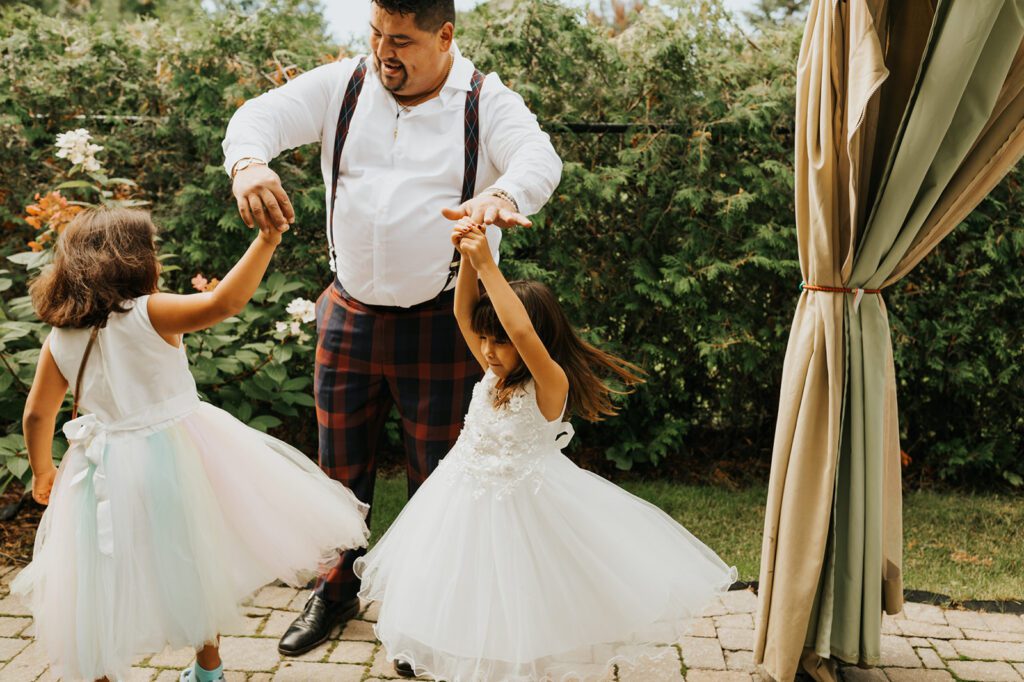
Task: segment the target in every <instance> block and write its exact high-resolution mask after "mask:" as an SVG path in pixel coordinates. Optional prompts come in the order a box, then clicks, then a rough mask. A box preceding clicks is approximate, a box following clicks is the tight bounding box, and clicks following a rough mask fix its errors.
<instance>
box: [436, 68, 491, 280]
mask: <svg viewBox="0 0 1024 682" xmlns="http://www.w3.org/2000/svg"><path fill="white" fill-rule="evenodd" d="M483 84H484V75H483V74H482V73H480V72H479V71H477V70H476V69H473V78H472V80H471V81H470V86H469V92H467V93H466V116H465V121H466V123H465V127H466V135H465V137H466V166H465V172H464V174H463V176H462V203H466V202H467V201H469V200H470V199H472V198H473V195H474V194H475V193H476V165H477V164H476V162H477V159H478V158H479V156H480V88H481V87H482V86H483ZM461 260H462V254H461V253H459V250H458V249H452V262H451V263H449V264H448V278H447V279H446V280H445V281H444V286H442V287H441V291H439V292H437V295H438V296H440V295H441V294H442V293H443V292H444V290H445V289H447V288H448V285H449V284H451V283H452V280H453V279H455V277H456V276H458V274H459V263H460V262H461Z"/></svg>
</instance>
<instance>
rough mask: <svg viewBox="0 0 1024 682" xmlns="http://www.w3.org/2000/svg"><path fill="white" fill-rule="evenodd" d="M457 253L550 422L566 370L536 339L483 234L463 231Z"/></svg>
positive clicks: (561, 398) (560, 402)
mask: <svg viewBox="0 0 1024 682" xmlns="http://www.w3.org/2000/svg"><path fill="white" fill-rule="evenodd" d="M459 250H460V251H461V252H462V255H463V256H464V258H465V259H468V260H469V261H470V263H471V265H472V266H473V267H474V268H475V269H476V271H477V272H478V273H479V274H480V280H481V281H482V282H483V283H484V288H485V289H486V290H487V294H488V296H490V299H491V303H492V304H493V305H494V312H495V313H496V314H497V315H498V321H499V322H500V323H501V326H502V329H504V330H505V333H506V334H507V335H508V339H509V341H511V342H512V345H514V346H515V347H516V351H518V353H519V355H520V357H521V358H522V360H523V362H525V363H526V367H527V368H528V369H529V370H530V374H531V375H532V376H533V380H534V382H535V383H536V385H537V406H538V407H539V408H540V411H541V414H543V415H544V416H545V417H546V418H547V419H549V420H553V419H557V418H558V417H559V416H560V415H561V413H562V407H563V406H564V405H565V398H566V396H567V395H568V394H569V378H568V377H567V376H566V374H565V370H563V369H562V367H561V365H559V364H558V363H557V362H555V361H554V359H552V357H551V354H550V353H548V349H547V348H545V347H544V342H543V341H541V340H540V337H539V336H537V330H535V329H534V328H533V322H531V321H530V316H529V314H528V313H527V312H526V307H525V306H524V305H523V302H522V301H520V300H519V297H518V296H516V293H515V292H514V291H512V287H510V286H509V284H508V281H507V280H506V279H505V276H504V275H502V274H501V270H499V269H498V264H497V263H495V262H494V257H493V256H492V255H491V249H490V247H489V246H488V244H487V237H486V236H485V235H484V233H483V231H482V230H478V229H476V230H471V231H466V232H465V234H464V236H463V237H462V239H461V241H460V242H459Z"/></svg>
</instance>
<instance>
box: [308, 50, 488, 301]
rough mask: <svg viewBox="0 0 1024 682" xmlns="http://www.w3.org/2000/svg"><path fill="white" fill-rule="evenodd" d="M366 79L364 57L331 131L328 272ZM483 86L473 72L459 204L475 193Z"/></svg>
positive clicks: (454, 263)
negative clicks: (349, 141) (351, 133)
mask: <svg viewBox="0 0 1024 682" xmlns="http://www.w3.org/2000/svg"><path fill="white" fill-rule="evenodd" d="M365 79H366V57H363V58H362V59H360V60H359V64H358V65H357V66H356V69H355V71H353V72H352V78H350V79H349V81H348V86H347V87H346V88H345V98H344V99H343V100H342V102H341V111H340V112H339V113H338V125H337V128H336V129H335V132H334V157H333V159H332V161H331V204H330V210H329V211H328V218H327V245H328V248H329V249H330V259H331V263H330V264H331V272H336V271H337V270H336V268H337V265H336V264H335V261H336V259H337V254H336V252H335V250H334V202H335V199H336V198H337V194H338V175H339V168H340V167H341V151H342V149H343V148H344V147H345V139H346V138H347V137H348V128H349V124H350V123H351V122H352V114H353V113H355V109H356V104H358V102H359V92H360V91H361V90H362V89H363V81H364V80H365ZM483 83H484V75H483V74H482V73H480V72H479V71H477V70H476V69H474V70H473V78H472V80H471V81H470V89H469V92H467V93H466V110H465V117H464V118H465V144H466V151H465V171H464V174H463V178H462V202H463V203H465V202H467V201H469V200H470V199H472V198H473V195H474V193H475V192H476V169H477V161H478V159H479V157H480V89H481V87H482V86H483ZM460 260H461V254H459V250H458V249H454V253H453V255H452V260H451V263H450V264H449V265H448V279H447V280H445V283H444V286H443V287H441V291H444V290H445V289H447V288H448V285H449V284H451V282H452V280H453V279H455V277H456V275H458V273H459V261H460Z"/></svg>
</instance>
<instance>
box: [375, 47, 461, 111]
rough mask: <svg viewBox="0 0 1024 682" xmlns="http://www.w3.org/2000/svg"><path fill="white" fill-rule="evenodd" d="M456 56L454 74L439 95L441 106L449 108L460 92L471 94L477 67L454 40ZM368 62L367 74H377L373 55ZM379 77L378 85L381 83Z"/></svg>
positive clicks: (451, 74) (453, 65)
mask: <svg viewBox="0 0 1024 682" xmlns="http://www.w3.org/2000/svg"><path fill="white" fill-rule="evenodd" d="M449 52H451V53H452V54H453V55H455V62H454V63H453V64H452V72H451V73H450V74H448V80H446V81H445V83H444V87H442V88H441V92H440V93H438V97H439V98H440V100H441V104H443V105H445V106H447V105H448V101H449V100H451V98H452V97H453V96H455V95H456V94H457V93H459V92H469V89H470V87H471V86H472V81H473V71H475V67H474V66H473V62H471V61H469V60H468V59H466V58H465V57H463V56H462V51H461V50H459V46H458V43H456V42H455V41H454V40H452V47H451V50H449ZM366 61H367V72H368V73H372V74H376V73H377V66H376V62H375V60H374V58H373V55H372V54H368V55H367V56H366ZM379 82H380V81H379V77H378V83H379Z"/></svg>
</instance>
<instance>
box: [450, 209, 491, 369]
mask: <svg viewBox="0 0 1024 682" xmlns="http://www.w3.org/2000/svg"><path fill="white" fill-rule="evenodd" d="M467 224H468V223H465V222H464V221H459V225H458V226H456V227H455V229H454V230H453V231H452V244H454V245H455V246H456V248H457V247H458V246H459V241H460V240H461V239H462V235H463V234H464V232H465V229H464V225H467ZM477 278H478V275H477V272H476V268H474V267H473V264H472V263H470V262H469V259H468V258H463V259H462V263H461V265H460V266H459V277H458V279H456V280H455V320H456V321H457V322H458V323H459V331H461V332H462V337H463V338H464V339H466V345H467V346H469V350H471V351H472V352H473V357H474V358H476V361H477V362H479V363H480V367H482V368H483V370H484V371H487V360H486V359H485V358H484V356H483V353H482V352H481V351H480V339H479V338H478V337H477V334H476V333H475V332H474V331H473V309H474V308H475V307H476V304H477V301H479V300H480V285H479V284H477Z"/></svg>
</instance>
